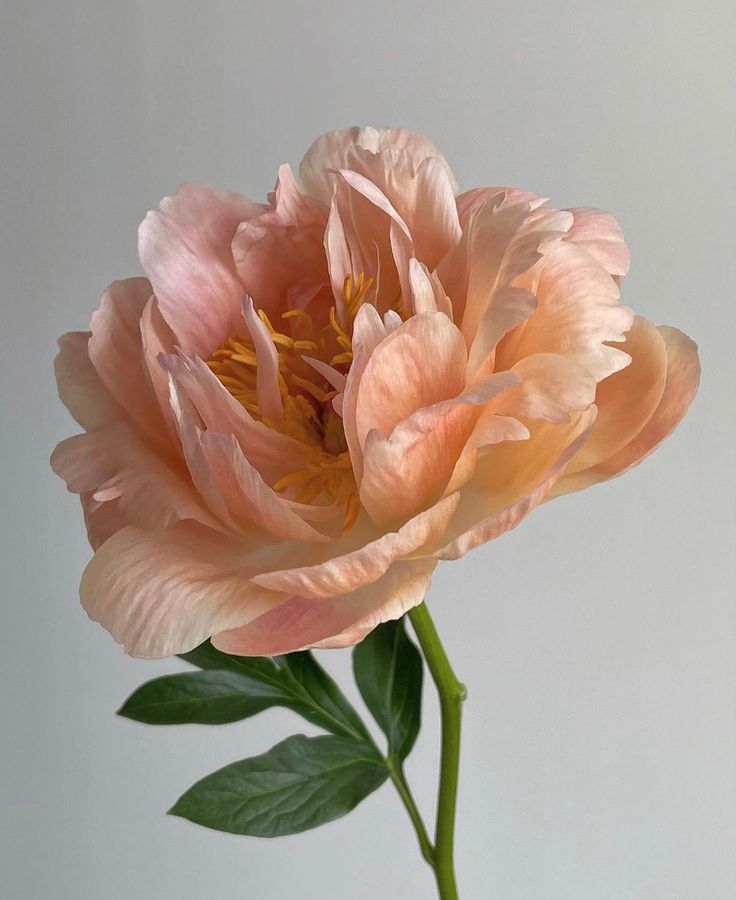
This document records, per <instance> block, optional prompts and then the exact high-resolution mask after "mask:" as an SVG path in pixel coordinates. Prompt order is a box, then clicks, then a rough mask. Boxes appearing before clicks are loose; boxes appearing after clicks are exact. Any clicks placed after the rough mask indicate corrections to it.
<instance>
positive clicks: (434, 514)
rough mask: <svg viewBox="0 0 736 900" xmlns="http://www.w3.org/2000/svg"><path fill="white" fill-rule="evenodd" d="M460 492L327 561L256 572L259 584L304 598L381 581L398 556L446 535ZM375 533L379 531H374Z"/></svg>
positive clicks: (345, 590) (335, 593) (349, 589)
mask: <svg viewBox="0 0 736 900" xmlns="http://www.w3.org/2000/svg"><path fill="white" fill-rule="evenodd" d="M458 500H459V495H458V494H454V495H452V496H448V497H445V498H444V499H443V500H440V501H439V502H438V503H437V504H435V505H434V506H433V507H431V508H430V509H428V510H425V511H424V512H422V513H419V515H417V516H415V517H414V518H413V519H410V520H409V521H408V522H406V524H404V525H402V527H401V528H399V530H398V531H393V532H388V533H386V534H382V535H380V537H374V538H373V539H372V540H368V541H366V543H364V544H363V545H362V546H361V547H359V548H357V549H355V550H352V551H350V552H348V553H344V554H342V555H339V556H334V557H332V558H331V559H328V560H327V561H325V562H322V563H319V564H316V565H312V566H301V567H298V568H289V569H282V570H279V571H273V572H267V573H264V574H261V575H255V576H254V578H253V580H254V581H255V582H256V584H260V585H261V586H263V587H267V588H270V589H271V590H274V591H281V592H284V593H289V594H298V595H299V596H301V597H312V598H317V597H333V596H335V595H337V594H343V593H347V592H349V591H353V590H356V589H357V588H359V587H362V586H363V585H365V584H370V583H371V582H374V581H377V580H378V579H379V578H380V577H381V576H382V575H383V574H384V572H386V571H387V569H388V568H389V566H390V565H391V564H392V563H394V562H395V561H396V560H397V559H400V558H401V557H404V556H407V555H408V554H415V553H419V554H420V553H421V548H422V547H423V546H424V545H425V544H427V543H430V542H435V541H437V540H438V539H439V537H440V536H441V535H442V533H443V531H444V529H445V527H446V525H447V522H448V520H449V518H450V516H451V515H452V513H453V512H454V511H455V508H456V506H457V504H458ZM374 533H375V531H374Z"/></svg>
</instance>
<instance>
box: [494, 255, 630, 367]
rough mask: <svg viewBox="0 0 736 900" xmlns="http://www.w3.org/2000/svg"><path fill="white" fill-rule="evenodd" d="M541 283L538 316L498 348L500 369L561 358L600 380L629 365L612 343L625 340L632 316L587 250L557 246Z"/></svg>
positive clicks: (545, 262) (541, 274)
mask: <svg viewBox="0 0 736 900" xmlns="http://www.w3.org/2000/svg"><path fill="white" fill-rule="evenodd" d="M537 278H538V283H537V284H536V286H535V289H534V290H533V291H532V292H533V293H535V294H536V296H537V299H538V301H539V305H538V307H537V311H536V312H535V313H534V315H533V316H532V317H531V318H530V319H528V320H527V321H526V322H525V323H524V324H523V325H522V326H520V327H519V328H517V329H515V330H514V331H512V332H511V333H510V334H508V335H507V336H506V337H505V338H504V339H503V340H502V341H501V342H500V343H499V345H498V347H497V349H496V367H497V368H503V369H510V368H512V367H513V366H514V364H515V363H516V362H518V361H519V360H521V359H523V358H524V357H526V356H532V355H533V354H535V353H558V354H561V355H562V356H566V357H568V359H571V360H574V361H575V362H577V363H579V364H580V365H581V366H584V367H585V368H586V369H588V371H589V372H590V373H591V374H592V375H593V376H594V377H595V379H596V381H602V380H603V379H604V378H607V377H608V376H609V375H612V374H613V373H614V372H618V371H619V370H620V369H623V368H624V367H625V366H627V365H628V364H629V362H630V357H629V356H628V355H627V354H626V353H625V352H624V351H623V350H619V349H618V348H616V347H611V346H609V344H608V342H621V341H623V340H625V333H626V332H627V331H628V330H629V329H630V328H631V326H632V325H633V323H634V314H633V312H632V311H631V310H630V309H628V308H627V307H626V306H622V305H621V304H620V303H619V289H618V285H617V284H616V282H615V281H614V280H613V278H612V277H611V276H610V275H609V274H608V273H607V272H606V271H605V270H604V269H603V268H602V267H601V266H600V265H599V264H598V263H597V262H596V261H595V260H594V259H593V258H592V257H591V256H590V254H589V253H587V251H585V250H583V249H581V248H580V247H578V246H576V245H575V244H573V243H570V242H568V241H557V242H554V243H553V244H551V245H550V247H549V249H548V251H547V252H545V255H544V258H543V260H542V262H541V263H540V266H539V270H538V274H535V276H534V280H536V279H537ZM522 281H523V280H522ZM519 286H520V287H526V286H527V285H526V284H524V283H521V284H519Z"/></svg>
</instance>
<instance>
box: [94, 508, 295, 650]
mask: <svg viewBox="0 0 736 900" xmlns="http://www.w3.org/2000/svg"><path fill="white" fill-rule="evenodd" d="M262 553H263V549H262V548H257V551H256V553H255V556H256V557H257V556H258V555H259V554H262ZM255 566H256V561H255V559H254V548H253V547H248V546H246V545H244V544H242V543H240V542H238V541H234V540H230V539H228V538H227V537H226V536H225V535H223V534H221V533H218V532H213V531H210V529H208V528H205V527H203V526H201V525H199V524H197V523H194V522H180V523H179V524H177V525H173V526H172V527H170V528H168V529H166V530H164V531H158V532H150V531H144V530H141V529H139V528H132V527H128V528H124V529H122V530H121V531H118V532H117V533H116V534H115V535H114V536H113V537H111V538H110V539H109V540H108V541H106V542H105V543H104V544H103V545H102V547H100V549H99V550H98V551H97V553H96V554H95V556H94V557H93V559H92V560H91V562H90V563H89V565H88V566H87V568H86V570H85V573H84V576H83V578H82V584H81V588H80V594H81V599H82V605H83V606H84V608H85V610H86V611H87V614H88V615H89V617H90V618H91V619H94V620H95V621H96V622H99V623H100V624H101V625H103V626H104V627H105V628H106V629H107V630H108V631H109V632H110V633H111V634H112V636H113V637H114V638H115V640H116V641H118V642H119V643H121V644H122V645H123V646H124V648H125V650H126V652H128V653H129V654H130V655H131V656H138V657H143V658H146V659H157V658H159V657H164V656H171V655H173V654H175V653H185V652H186V651H188V650H192V649H193V648H194V647H196V646H197V645H198V644H200V643H202V641H204V640H206V639H207V638H208V637H210V635H211V634H213V633H214V632H217V631H222V630H226V629H231V628H237V627H239V626H242V625H244V624H246V623H247V622H249V621H251V620H253V619H257V618H258V617H259V616H261V615H263V613H264V612H266V611H267V610H270V609H273V608H274V607H275V606H277V605H278V604H279V603H282V602H284V600H285V599H286V598H284V597H283V596H282V595H279V594H274V593H273V592H272V591H268V590H266V589H264V588H261V587H258V586H257V585H255V584H253V583H252V582H251V581H249V575H250V574H252V572H253V571H254V567H255Z"/></svg>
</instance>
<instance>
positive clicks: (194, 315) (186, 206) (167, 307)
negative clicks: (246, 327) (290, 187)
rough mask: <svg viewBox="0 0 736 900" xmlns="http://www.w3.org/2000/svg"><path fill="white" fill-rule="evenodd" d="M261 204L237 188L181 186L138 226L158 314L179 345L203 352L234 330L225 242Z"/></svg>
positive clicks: (236, 312) (231, 265)
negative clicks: (241, 193) (239, 191)
mask: <svg viewBox="0 0 736 900" xmlns="http://www.w3.org/2000/svg"><path fill="white" fill-rule="evenodd" d="M263 209H264V207H263V205H262V204H257V203H252V202H251V201H250V200H247V199H246V198H245V197H242V196H241V195H240V194H236V193H233V192H232V191H223V190H219V189H217V188H213V187H210V186H208V185H205V184H196V183H190V184H185V185H182V187H180V188H179V190H178V191H177V193H176V194H175V195H174V196H173V197H166V198H165V199H164V200H163V201H162V202H161V209H160V211H154V212H149V214H148V215H147V216H146V218H145V220H144V221H143V224H142V225H141V227H140V230H139V243H138V250H139V254H140V258H141V263H142V264H143V268H144V269H145V271H146V274H147V275H148V277H149V278H150V280H151V284H152V285H153V290H154V293H155V294H156V298H157V299H158V303H159V307H160V309H161V313H162V315H163V317H164V319H165V320H166V322H167V323H168V325H169V326H170V328H171V329H172V331H173V332H174V334H175V335H176V338H177V341H178V343H179V344H180V346H182V347H183V348H184V349H185V350H192V351H194V352H196V353H198V354H199V355H200V356H201V357H202V358H203V359H207V358H209V356H210V355H211V354H212V352H213V351H214V350H216V349H217V347H219V346H220V344H222V343H223V342H224V341H225V339H226V338H228V337H230V336H231V335H233V334H238V333H239V332H241V331H242V327H243V326H242V314H241V302H242V299H243V294H244V293H245V291H244V289H243V285H242V282H241V281H240V279H239V278H238V275H237V272H236V270H235V262H234V260H233V257H232V252H231V249H230V244H231V242H232V239H233V236H234V234H235V232H236V231H237V228H238V225H240V223H241V222H244V221H246V220H248V219H250V218H252V217H253V216H255V215H258V214H259V213H260V212H261V211H262V210H263Z"/></svg>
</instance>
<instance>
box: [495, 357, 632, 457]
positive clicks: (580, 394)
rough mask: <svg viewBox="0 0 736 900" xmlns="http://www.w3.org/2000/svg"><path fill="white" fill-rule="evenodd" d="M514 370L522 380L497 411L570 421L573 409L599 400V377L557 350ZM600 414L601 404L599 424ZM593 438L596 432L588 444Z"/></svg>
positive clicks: (523, 362)
mask: <svg viewBox="0 0 736 900" xmlns="http://www.w3.org/2000/svg"><path fill="white" fill-rule="evenodd" d="M511 371H512V372H515V373H516V374H517V375H520V376H521V379H522V380H521V383H520V384H519V385H517V386H516V387H514V388H512V389H511V390H509V391H507V392H506V393H504V394H503V396H501V397H499V398H498V400H497V401H496V402H495V403H494V404H493V409H494V411H495V412H497V413H507V414H508V415H510V416H521V417H522V418H528V419H542V420H544V421H546V422H556V423H562V422H569V420H570V413H571V412H572V411H580V410H583V409H587V408H588V407H589V406H590V405H591V403H593V402H594V401H595V400H596V381H595V378H593V376H592V375H591V374H590V372H588V371H587V369H584V368H583V367H582V366H580V365H578V363H576V362H573V361H572V360H570V359H568V358H567V357H565V356H560V355H559V354H557V353H535V354H534V355H532V356H527V357H525V358H524V359H522V360H519V362H518V363H516V365H515V366H514V368H513V369H512V370H511ZM624 371H627V370H624ZM603 383H604V384H605V382H603ZM600 414H601V413H600V406H599V410H598V420H597V421H596V428H597V427H598V421H600ZM594 431H595V429H594ZM590 440H592V436H591V438H590V439H589V441H588V442H586V447H587V445H588V443H589V442H590ZM581 452H582V451H581Z"/></svg>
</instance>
